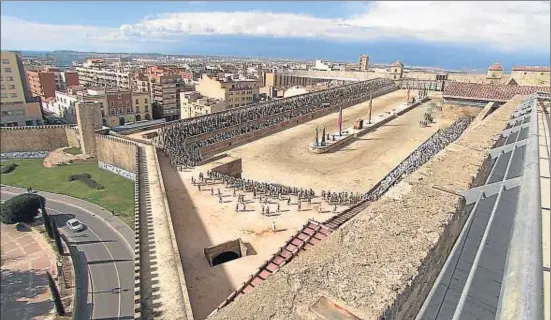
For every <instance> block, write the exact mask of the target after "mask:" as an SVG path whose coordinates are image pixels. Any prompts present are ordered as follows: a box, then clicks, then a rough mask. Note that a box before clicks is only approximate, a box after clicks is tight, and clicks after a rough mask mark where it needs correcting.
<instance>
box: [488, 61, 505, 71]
mask: <svg viewBox="0 0 551 320" xmlns="http://www.w3.org/2000/svg"><path fill="white" fill-rule="evenodd" d="M488 70H490V71H503V67H502V66H501V64H500V63H499V62H496V63H494V64H492V65H491V66H490V67H489V68H488Z"/></svg>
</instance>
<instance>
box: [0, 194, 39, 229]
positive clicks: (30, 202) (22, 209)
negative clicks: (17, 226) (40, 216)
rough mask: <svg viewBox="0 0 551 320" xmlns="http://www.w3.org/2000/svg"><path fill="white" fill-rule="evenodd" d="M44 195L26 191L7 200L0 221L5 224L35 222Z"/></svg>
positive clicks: (0, 213)
mask: <svg viewBox="0 0 551 320" xmlns="http://www.w3.org/2000/svg"><path fill="white" fill-rule="evenodd" d="M42 199H44V197H42V196H40V195H38V194H34V193H24V194H20V195H17V196H15V197H13V198H11V199H9V200H7V201H6V202H5V203H4V205H3V206H2V209H1V212H0V221H1V222H2V223H5V224H13V223H18V222H33V221H34V217H35V216H36V214H37V213H38V209H39V208H40V207H41V203H42V201H43V200H42Z"/></svg>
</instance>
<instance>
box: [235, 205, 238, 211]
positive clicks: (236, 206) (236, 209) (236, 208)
mask: <svg viewBox="0 0 551 320" xmlns="http://www.w3.org/2000/svg"><path fill="white" fill-rule="evenodd" d="M235 212H239V203H236V204H235Z"/></svg>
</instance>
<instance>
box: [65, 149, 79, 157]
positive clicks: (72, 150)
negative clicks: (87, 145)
mask: <svg viewBox="0 0 551 320" xmlns="http://www.w3.org/2000/svg"><path fill="white" fill-rule="evenodd" d="M63 152H66V153H69V154H72V155H74V156H75V155H77V154H82V150H80V148H75V147H72V148H65V149H63Z"/></svg>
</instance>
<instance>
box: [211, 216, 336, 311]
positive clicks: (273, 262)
mask: <svg viewBox="0 0 551 320" xmlns="http://www.w3.org/2000/svg"><path fill="white" fill-rule="evenodd" d="M332 231H333V230H331V229H330V228H328V227H327V226H325V225H324V224H322V223H320V222H317V221H314V220H308V223H307V224H305V225H304V226H302V228H301V229H300V230H299V231H298V232H297V233H296V234H294V235H293V236H291V237H290V238H289V240H287V242H285V244H284V245H283V246H282V247H281V248H279V250H278V251H277V252H276V253H275V254H273V255H272V256H271V257H270V259H268V261H266V262H264V264H262V266H260V268H258V270H257V271H256V272H255V273H254V274H253V275H252V276H250V277H249V279H248V280H247V281H245V282H244V283H243V284H242V285H241V286H240V287H239V288H237V290H235V291H234V292H233V293H232V294H230V295H229V296H228V298H226V300H224V302H222V303H221V304H220V305H219V306H218V308H217V310H218V309H220V308H223V307H225V306H226V305H227V304H229V303H230V302H232V301H234V300H235V299H237V298H238V297H239V296H241V295H243V294H245V293H249V292H251V291H252V290H253V289H254V288H255V287H258V286H259V285H260V284H261V283H262V282H263V281H264V280H266V279H267V278H268V277H269V276H271V275H272V274H274V273H276V272H277V271H278V270H279V268H281V267H283V266H284V265H285V264H287V263H288V262H289V261H291V259H293V258H294V257H295V256H296V255H298V254H299V252H301V251H304V250H309V249H310V248H312V247H313V246H315V245H316V244H318V243H319V242H320V241H321V240H323V239H325V238H327V236H328V235H329V233H331V232H332Z"/></svg>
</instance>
